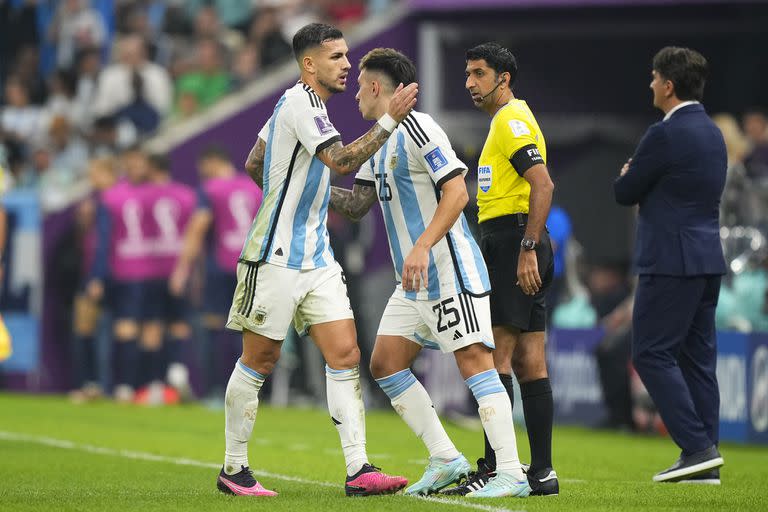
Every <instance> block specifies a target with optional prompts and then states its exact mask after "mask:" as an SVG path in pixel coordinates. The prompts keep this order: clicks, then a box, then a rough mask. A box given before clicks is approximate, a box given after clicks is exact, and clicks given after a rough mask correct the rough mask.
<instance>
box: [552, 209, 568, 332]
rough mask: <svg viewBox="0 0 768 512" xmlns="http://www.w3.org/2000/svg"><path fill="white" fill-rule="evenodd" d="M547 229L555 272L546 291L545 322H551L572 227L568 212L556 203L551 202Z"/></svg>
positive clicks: (560, 292) (560, 291)
mask: <svg viewBox="0 0 768 512" xmlns="http://www.w3.org/2000/svg"><path fill="white" fill-rule="evenodd" d="M547 231H549V238H550V240H551V241H552V251H553V253H554V256H553V258H554V262H555V273H554V277H553V278H552V284H550V285H549V290H548V291H547V323H548V325H549V324H551V323H552V317H553V313H554V311H555V308H556V307H557V305H558V304H559V303H560V299H561V297H562V295H563V292H564V291H565V286H566V281H565V279H566V276H565V269H566V266H565V258H566V254H567V253H568V241H569V240H570V239H571V235H572V233H573V227H572V226H571V218H570V217H569V216H568V213H566V211H565V210H564V209H563V208H562V207H561V206H558V205H557V204H553V205H552V207H551V208H550V210H549V216H548V217H547Z"/></svg>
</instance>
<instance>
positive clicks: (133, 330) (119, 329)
mask: <svg viewBox="0 0 768 512" xmlns="http://www.w3.org/2000/svg"><path fill="white" fill-rule="evenodd" d="M112 332H113V333H114V335H115V338H116V339H117V340H121V341H127V340H133V339H136V338H138V337H139V324H138V322H136V321H135V320H117V321H116V322H115V325H114V327H113V328H112Z"/></svg>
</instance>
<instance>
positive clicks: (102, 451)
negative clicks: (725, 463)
mask: <svg viewBox="0 0 768 512" xmlns="http://www.w3.org/2000/svg"><path fill="white" fill-rule="evenodd" d="M0 439H1V440H5V441H21V442H26V443H35V444H42V445H45V446H53V447H55V448H62V449H65V450H78V451H82V452H88V453H95V454H98V455H110V456H113V457H124V458H127V459H134V460H146V461H152V462H167V463H169V464H176V465H178V466H194V467H198V468H207V469H216V470H218V469H220V468H221V464H215V463H213V462H202V461H199V460H194V459H186V458H177V457H166V456H164V455H155V454H153V453H147V452H136V451H132V450H116V449H114V448H105V447H103V446H94V445H92V444H84V443H83V444H81V443H75V442H74V441H68V440H66V439H55V438H53V437H45V436H30V435H27V434H19V433H17V432H6V431H4V430H0ZM252 471H253V474H254V475H256V476H263V477H267V478H275V479H278V480H285V481H287V482H296V483H299V484H307V485H315V486H318V487H331V488H335V489H338V488H340V487H341V486H340V485H339V484H338V483H332V482H322V481H319V480H308V479H306V478H300V477H296V476H291V475H282V474H280V473H272V472H270V471H261V470H258V469H253V470H252ZM414 498H415V499H420V500H424V501H431V502H433V503H440V504H443V505H453V506H456V507H464V508H471V509H475V510H485V511H488V512H525V511H524V510H514V511H513V510H509V509H507V508H502V507H492V506H490V505H481V504H479V503H469V502H465V501H457V500H452V499H448V498H437V497H434V496H428V497H414Z"/></svg>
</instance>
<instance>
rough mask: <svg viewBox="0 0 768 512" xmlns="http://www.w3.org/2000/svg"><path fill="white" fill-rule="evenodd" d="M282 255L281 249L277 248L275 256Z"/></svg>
mask: <svg viewBox="0 0 768 512" xmlns="http://www.w3.org/2000/svg"><path fill="white" fill-rule="evenodd" d="M282 255H283V248H282V247H278V248H277V250H276V251H275V256H282Z"/></svg>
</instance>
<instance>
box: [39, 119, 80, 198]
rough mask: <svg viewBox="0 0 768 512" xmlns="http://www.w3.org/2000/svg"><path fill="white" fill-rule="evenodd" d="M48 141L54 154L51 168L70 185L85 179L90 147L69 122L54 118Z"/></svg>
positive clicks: (49, 129)
mask: <svg viewBox="0 0 768 512" xmlns="http://www.w3.org/2000/svg"><path fill="white" fill-rule="evenodd" d="M48 141H49V143H50V147H51V150H52V152H53V160H52V162H51V167H52V168H53V169H54V170H55V171H56V172H57V173H59V174H60V175H61V177H62V178H61V179H62V181H66V182H69V183H72V182H75V181H78V180H79V179H81V178H84V177H85V173H86V170H87V164H88V153H89V151H88V146H87V145H86V144H85V142H84V141H83V140H82V139H81V138H80V136H79V135H77V134H76V133H74V131H73V129H72V125H71V123H70V122H69V120H68V119H67V118H66V117H65V116H62V115H57V116H54V117H53V118H52V119H51V120H50V124H49V125H48Z"/></svg>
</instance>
